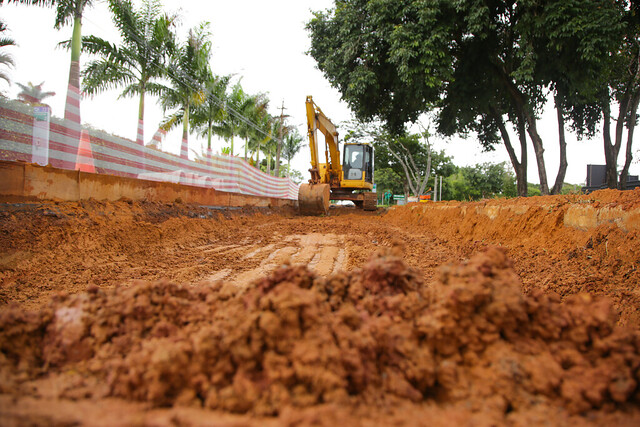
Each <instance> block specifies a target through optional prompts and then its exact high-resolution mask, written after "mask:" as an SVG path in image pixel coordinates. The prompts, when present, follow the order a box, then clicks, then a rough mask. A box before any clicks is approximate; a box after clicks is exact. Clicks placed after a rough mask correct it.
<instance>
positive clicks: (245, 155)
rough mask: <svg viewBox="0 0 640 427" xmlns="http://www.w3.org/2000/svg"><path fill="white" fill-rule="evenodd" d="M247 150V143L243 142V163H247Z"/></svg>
mask: <svg viewBox="0 0 640 427" xmlns="http://www.w3.org/2000/svg"><path fill="white" fill-rule="evenodd" d="M248 149H249V143H248V142H247V141H246V140H245V141H244V161H245V162H246V161H247V153H248Z"/></svg>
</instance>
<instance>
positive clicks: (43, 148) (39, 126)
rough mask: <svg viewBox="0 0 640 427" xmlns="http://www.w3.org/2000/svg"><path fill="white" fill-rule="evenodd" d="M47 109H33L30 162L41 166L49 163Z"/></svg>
mask: <svg viewBox="0 0 640 427" xmlns="http://www.w3.org/2000/svg"><path fill="white" fill-rule="evenodd" d="M50 119H51V109H50V108H49V107H33V144H32V149H31V161H32V162H33V163H37V164H39V165H42V166H46V165H47V164H48V163H49V122H50Z"/></svg>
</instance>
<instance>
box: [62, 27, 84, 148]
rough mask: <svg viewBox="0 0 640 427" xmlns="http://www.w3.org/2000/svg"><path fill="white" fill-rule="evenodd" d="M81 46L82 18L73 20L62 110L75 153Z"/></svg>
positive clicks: (80, 123)
mask: <svg viewBox="0 0 640 427" xmlns="http://www.w3.org/2000/svg"><path fill="white" fill-rule="evenodd" d="M81 46H82V18H81V17H76V18H74V20H73V36H72V37H71V64H70V66H69V85H68V86H67V102H66V104H65V108H64V118H65V126H66V127H67V129H68V134H67V144H68V145H70V146H71V147H72V149H75V150H76V151H77V149H78V147H79V144H80V134H81V132H82V122H81V119H80V48H81Z"/></svg>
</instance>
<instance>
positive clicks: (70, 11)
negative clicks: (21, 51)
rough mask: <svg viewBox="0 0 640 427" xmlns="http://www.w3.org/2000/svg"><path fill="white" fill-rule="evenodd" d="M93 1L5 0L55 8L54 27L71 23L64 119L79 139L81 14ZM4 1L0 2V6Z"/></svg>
mask: <svg viewBox="0 0 640 427" xmlns="http://www.w3.org/2000/svg"><path fill="white" fill-rule="evenodd" d="M93 2H94V0H7V3H22V4H29V5H34V6H45V7H53V6H55V7H56V22H55V25H54V27H55V28H56V29H60V28H61V27H62V26H64V25H67V24H70V23H71V22H73V36H72V37H71V64H70V66H69V86H68V90H67V104H66V106H65V110H64V118H65V119H67V120H70V121H71V122H73V123H75V124H76V126H74V127H77V131H78V138H79V137H80V50H81V47H82V13H83V11H84V9H85V7H90V6H91V5H92V4H93ZM3 3H4V0H0V5H1V4H3Z"/></svg>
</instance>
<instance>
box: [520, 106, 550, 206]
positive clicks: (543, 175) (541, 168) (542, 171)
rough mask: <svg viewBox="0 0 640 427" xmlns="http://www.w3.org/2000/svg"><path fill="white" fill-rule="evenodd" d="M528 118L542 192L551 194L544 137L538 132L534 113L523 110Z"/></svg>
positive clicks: (528, 129)
mask: <svg viewBox="0 0 640 427" xmlns="http://www.w3.org/2000/svg"><path fill="white" fill-rule="evenodd" d="M523 113H524V115H525V118H526V120H527V125H528V126H527V132H528V133H529V137H530V138H531V142H532V143H533V151H534V152H535V154H536V163H537V164H538V178H539V179H540V193H542V195H543V196H545V195H547V194H549V184H548V183H547V168H546V166H545V164H544V147H543V146H542V138H540V135H539V134H538V127H537V125H536V119H535V117H533V114H532V113H528V112H526V111H523Z"/></svg>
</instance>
